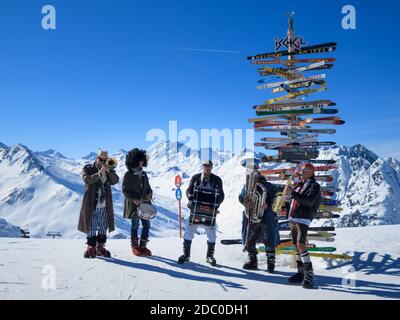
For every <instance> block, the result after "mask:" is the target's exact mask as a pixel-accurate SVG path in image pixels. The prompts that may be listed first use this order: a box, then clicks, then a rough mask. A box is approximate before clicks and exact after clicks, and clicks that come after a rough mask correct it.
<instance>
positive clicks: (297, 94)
mask: <svg viewBox="0 0 400 320" xmlns="http://www.w3.org/2000/svg"><path fill="white" fill-rule="evenodd" d="M326 90H328V88H327V87H320V88H317V89H306V90H300V91H297V92H293V93H289V94H288V95H286V96H282V97H279V98H273V99H269V100H267V101H265V102H264V103H265V104H272V103H275V102H280V101H285V100H290V99H294V98H297V97H301V96H307V95H309V94H313V93H319V92H324V91H326Z"/></svg>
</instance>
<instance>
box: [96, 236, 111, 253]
mask: <svg viewBox="0 0 400 320" xmlns="http://www.w3.org/2000/svg"><path fill="white" fill-rule="evenodd" d="M106 241H107V236H106V235H105V234H99V235H97V245H96V255H97V256H99V257H106V258H111V253H110V251H108V250H106V248H105V244H106Z"/></svg>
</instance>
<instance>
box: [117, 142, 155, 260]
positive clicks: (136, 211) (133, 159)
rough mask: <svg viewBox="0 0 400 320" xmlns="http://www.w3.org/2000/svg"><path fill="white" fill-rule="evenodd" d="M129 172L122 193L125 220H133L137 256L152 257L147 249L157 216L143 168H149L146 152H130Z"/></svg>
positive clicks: (133, 238) (128, 155)
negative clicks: (151, 221) (151, 229)
mask: <svg viewBox="0 0 400 320" xmlns="http://www.w3.org/2000/svg"><path fill="white" fill-rule="evenodd" d="M125 165H126V168H127V169H128V171H127V172H126V173H125V176H124V181H123V184H122V192H123V193H124V195H125V203H124V218H127V219H131V220H132V228H131V247H132V252H133V254H134V255H135V256H151V251H150V250H149V249H148V248H147V242H148V241H149V231H150V219H151V218H153V217H154V216H155V213H156V211H155V209H154V207H153V206H152V205H151V199H152V196H153V191H152V189H151V187H150V183H149V179H148V177H147V174H146V172H144V171H143V168H144V167H146V166H147V155H146V151H145V150H139V149H137V148H135V149H133V150H131V151H129V152H128V154H127V156H126V160H125ZM139 222H141V223H142V232H141V236H140V240H139V238H138V229H139Z"/></svg>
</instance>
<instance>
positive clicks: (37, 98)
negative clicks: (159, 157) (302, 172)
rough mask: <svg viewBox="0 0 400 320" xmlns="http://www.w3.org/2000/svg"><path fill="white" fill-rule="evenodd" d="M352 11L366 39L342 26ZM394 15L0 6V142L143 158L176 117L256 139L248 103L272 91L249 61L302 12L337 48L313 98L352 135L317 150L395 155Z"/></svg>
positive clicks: (181, 6)
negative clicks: (46, 25) (331, 108)
mask: <svg viewBox="0 0 400 320" xmlns="http://www.w3.org/2000/svg"><path fill="white" fill-rule="evenodd" d="M46 4H52V5H54V6H55V7H56V9H57V29H56V30H52V31H45V30H43V29H42V28H41V19H42V14H41V8H42V6H43V5H46ZM346 4H352V5H354V6H355V8H356V10H357V30H343V29H342V27H341V19H342V17H343V15H342V14H341V8H342V7H343V6H344V5H346ZM399 9H400V4H399V2H398V1H396V0H382V1H358V0H350V1H334V0H330V1H309V0H293V1H266V0H264V1H259V0H254V1H251V2H250V1H245V0H229V1H228V0H214V1H211V0H202V1H199V0H186V1H185V0H179V1H178V0H176V1H161V0H157V1H156V0H154V1H136V0H130V1H128V0H127V1H122V0H115V1H95V0H90V1H89V0H86V1H77V0H68V1H66V0H63V1H56V0H46V1H34V0H31V1H27V0H13V1H10V0H7V1H5V0H4V1H2V9H1V12H0V106H1V123H0V141H1V142H3V143H5V144H8V145H12V144H15V143H23V144H25V145H27V146H29V147H31V148H32V149H34V150H46V149H49V148H53V149H56V150H58V151H60V152H62V153H64V154H65V155H67V156H69V157H79V156H82V155H85V154H87V153H89V152H90V151H93V150H96V149H97V148H98V147H103V148H106V149H109V150H110V151H117V150H118V149H121V148H123V149H129V148H132V147H134V146H140V147H147V146H148V144H149V143H146V141H145V139H146V133H147V132H148V130H150V129H152V128H162V129H165V130H166V129H167V128H168V121H170V120H177V121H178V126H179V129H184V128H193V129H195V130H200V129H202V128H210V129H211V128H217V129H224V128H230V129H238V128H243V129H246V128H250V125H249V124H248V123H247V118H249V117H252V116H254V113H253V110H252V109H251V108H250V106H252V105H254V104H259V103H262V102H263V101H264V100H266V99H267V98H268V97H271V94H268V93H267V92H266V91H265V92H262V91H258V90H256V89H255V85H256V81H257V80H258V79H259V77H258V75H257V73H256V71H255V67H254V66H251V65H249V64H248V62H247V61H246V56H247V55H251V54H257V53H262V52H267V51H273V49H274V48H273V44H274V43H273V38H274V37H275V36H281V37H282V36H284V35H285V33H286V29H287V16H286V15H285V14H286V13H287V12H289V11H292V10H294V11H295V12H296V17H295V28H296V32H297V33H298V34H300V35H302V36H304V37H305V40H306V41H307V42H308V43H309V44H318V43H322V42H330V41H337V42H338V43H339V46H338V50H337V51H336V52H335V53H334V54H332V55H331V56H333V57H335V58H337V62H336V64H335V68H334V69H333V70H331V71H329V72H328V88H329V90H328V91H327V92H325V93H321V94H316V95H314V96H312V98H315V99H319V98H327V99H332V100H334V101H336V102H337V104H338V107H339V108H340V116H341V117H342V118H343V119H345V120H347V124H346V125H345V126H343V127H338V128H337V129H338V134H336V135H335V136H322V138H321V139H322V140H332V139H334V140H335V141H337V142H338V143H340V144H356V143H361V144H365V145H366V146H368V147H370V148H371V149H372V150H374V151H375V152H377V153H378V154H379V155H382V156H397V157H399V158H400V151H399V150H400V131H399V129H398V128H399V125H400V115H399V113H398V112H399V98H400V93H399V90H398V88H397V87H398V86H397V84H398V74H399V71H400V68H399V61H398V60H396V59H397V58H398V52H399V42H398V34H399V30H398V29H399V24H398V22H397V20H398V19H397V18H398V17H397V15H398V11H399ZM178 48H195V49H209V50H210V51H207V50H205V51H191V50H180V49H178ZM213 50H221V51H228V52H218V51H213Z"/></svg>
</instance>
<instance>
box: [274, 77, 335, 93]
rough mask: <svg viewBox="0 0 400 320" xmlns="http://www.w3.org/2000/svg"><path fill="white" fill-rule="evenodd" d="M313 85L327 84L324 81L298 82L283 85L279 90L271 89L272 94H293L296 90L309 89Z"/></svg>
mask: <svg viewBox="0 0 400 320" xmlns="http://www.w3.org/2000/svg"><path fill="white" fill-rule="evenodd" d="M313 85H318V86H326V85H327V82H326V81H325V80H314V81H306V82H300V83H296V84H291V85H283V86H282V87H281V88H274V89H272V93H280V92H284V91H286V92H289V93H291V92H294V90H296V89H304V88H310V87H312V86H313Z"/></svg>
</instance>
